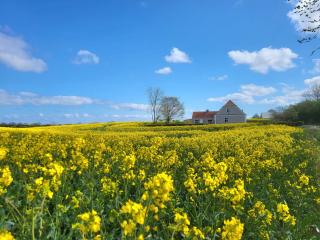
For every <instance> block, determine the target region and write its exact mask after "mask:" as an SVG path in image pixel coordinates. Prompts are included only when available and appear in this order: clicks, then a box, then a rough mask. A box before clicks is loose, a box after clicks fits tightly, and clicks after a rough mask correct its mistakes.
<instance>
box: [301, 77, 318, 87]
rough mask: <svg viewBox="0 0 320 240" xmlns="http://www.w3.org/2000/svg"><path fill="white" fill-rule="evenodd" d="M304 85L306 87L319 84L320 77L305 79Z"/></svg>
mask: <svg viewBox="0 0 320 240" xmlns="http://www.w3.org/2000/svg"><path fill="white" fill-rule="evenodd" d="M304 83H305V84H306V85H309V86H310V85H314V84H320V76H316V77H313V78H308V79H305V80H304Z"/></svg>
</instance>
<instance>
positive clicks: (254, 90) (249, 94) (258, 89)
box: [208, 83, 276, 104]
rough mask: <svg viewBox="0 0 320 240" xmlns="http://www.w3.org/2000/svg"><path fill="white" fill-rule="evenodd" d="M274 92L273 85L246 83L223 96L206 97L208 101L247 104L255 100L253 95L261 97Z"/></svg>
mask: <svg viewBox="0 0 320 240" xmlns="http://www.w3.org/2000/svg"><path fill="white" fill-rule="evenodd" d="M274 92H276V89H275V88H273V87H265V86H258V85H255V84H252V83H251V84H246V85H242V86H241V87H240V91H239V92H235V93H231V94H227V95H226V96H223V97H212V98H208V101H209V102H226V101H228V100H230V99H231V100H234V101H240V102H244V103H247V104H253V103H255V102H256V99H255V97H262V96H266V95H270V94H272V93H274Z"/></svg>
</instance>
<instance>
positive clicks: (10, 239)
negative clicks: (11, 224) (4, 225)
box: [0, 230, 14, 240]
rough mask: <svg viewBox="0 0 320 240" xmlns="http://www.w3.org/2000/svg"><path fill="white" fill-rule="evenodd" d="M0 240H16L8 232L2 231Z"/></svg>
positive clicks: (0, 231)
mask: <svg viewBox="0 0 320 240" xmlns="http://www.w3.org/2000/svg"><path fill="white" fill-rule="evenodd" d="M0 240H14V237H13V236H12V234H11V233H10V232H8V231H7V230H0Z"/></svg>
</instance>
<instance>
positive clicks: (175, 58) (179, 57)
mask: <svg viewBox="0 0 320 240" xmlns="http://www.w3.org/2000/svg"><path fill="white" fill-rule="evenodd" d="M165 60H166V61H167V62H169V63H191V59H190V58H189V56H188V54H186V53H185V52H183V51H181V50H180V49H178V48H172V49H171V51H170V54H169V55H167V56H165Z"/></svg>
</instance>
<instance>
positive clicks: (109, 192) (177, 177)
mask: <svg viewBox="0 0 320 240" xmlns="http://www.w3.org/2000/svg"><path fill="white" fill-rule="evenodd" d="M318 156H319V150H318V147H317V145H316V141H311V140H308V139H307V138H305V136H304V134H303V130H302V129H300V128H293V127H288V126H276V125H260V124H257V123H251V124H233V125H232V124H229V125H201V126H169V127H166V126H157V127H155V126H147V125H145V124H144V123H108V124H84V125H66V126H55V127H37V128H25V129H14V128H0V239H6V240H7V239H139V240H142V239H230V240H231V239H232V240H237V239H319V237H320V236H319V233H318V232H317V231H318V230H317V228H320V220H319V219H320V211H319V209H320V182H319V173H318V172H317V171H318V170H319V158H318Z"/></svg>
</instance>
